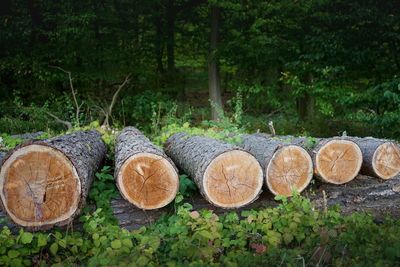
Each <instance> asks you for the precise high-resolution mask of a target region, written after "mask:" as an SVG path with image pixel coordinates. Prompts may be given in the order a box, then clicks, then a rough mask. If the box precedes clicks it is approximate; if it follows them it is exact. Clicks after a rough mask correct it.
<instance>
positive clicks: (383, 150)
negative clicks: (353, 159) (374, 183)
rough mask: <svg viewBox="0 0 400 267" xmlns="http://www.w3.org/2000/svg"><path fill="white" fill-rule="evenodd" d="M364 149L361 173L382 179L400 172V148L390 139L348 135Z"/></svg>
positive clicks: (389, 177) (349, 138)
mask: <svg viewBox="0 0 400 267" xmlns="http://www.w3.org/2000/svg"><path fill="white" fill-rule="evenodd" d="M347 139H348V140H351V141H353V142H355V143H356V144H357V145H358V146H359V147H360V148H361V151H362V154H363V164H362V167H361V173H362V174H365V175H369V176H374V177H379V178H382V179H385V180H387V179H391V178H393V177H395V176H396V175H398V174H399V173H400V148H399V145H398V144H397V143H396V142H394V141H390V140H385V139H377V138H373V137H365V138H360V137H347Z"/></svg>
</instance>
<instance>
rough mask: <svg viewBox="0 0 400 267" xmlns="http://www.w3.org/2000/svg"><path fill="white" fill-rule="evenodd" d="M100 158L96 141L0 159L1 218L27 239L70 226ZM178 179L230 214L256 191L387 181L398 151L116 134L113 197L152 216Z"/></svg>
mask: <svg viewBox="0 0 400 267" xmlns="http://www.w3.org/2000/svg"><path fill="white" fill-rule="evenodd" d="M105 155H106V146H105V144H104V143H103V141H102V139H101V135H100V134H99V133H98V132H96V131H79V132H76V133H73V134H67V135H64V136H61V137H55V138H52V139H48V140H29V141H26V142H25V143H23V144H22V145H19V146H17V147H16V148H15V149H13V150H12V151H9V152H8V153H7V154H4V153H0V162H1V164H2V165H1V171H0V198H1V204H2V207H3V211H5V212H6V213H7V214H8V216H9V217H10V218H11V219H12V221H13V222H14V223H16V224H17V225H19V226H22V227H25V228H28V229H30V230H43V229H49V228H51V227H53V226H55V225H57V226H63V225H66V224H68V223H70V222H71V221H72V220H73V218H74V217H76V216H77V215H78V214H79V213H80V211H81V209H82V208H83V207H84V205H85V202H86V197H87V195H88V192H89V188H90V185H91V183H92V181H93V177H94V174H95V172H96V171H97V170H98V168H99V167H100V166H101V164H102V161H103V159H104V157H105ZM175 164H176V165H175ZM178 169H179V170H180V171H182V173H185V174H187V175H189V176H190V177H191V178H192V179H193V181H194V182H195V183H196V185H197V187H198V188H199V191H200V193H201V195H202V196H203V197H204V198H205V199H206V200H207V201H208V202H209V203H211V204H212V205H213V206H215V207H217V208H222V209H229V208H240V207H244V206H246V205H249V204H250V203H252V202H254V201H255V200H256V199H257V198H258V197H259V195H260V194H261V191H262V187H263V185H264V184H265V185H266V187H267V188H268V190H269V191H270V192H272V194H274V195H284V196H291V195H292V193H293V192H294V191H297V192H302V191H303V190H304V189H305V188H306V187H307V186H308V185H309V184H310V182H311V180H312V178H313V176H315V177H317V178H319V180H321V181H323V182H325V183H329V184H334V185H340V184H345V183H348V182H350V181H351V180H353V179H354V178H355V177H356V176H357V175H358V173H359V172H360V173H361V174H365V175H368V176H374V177H378V178H381V179H384V180H388V179H390V178H393V177H394V176H396V175H398V174H399V172H400V148H399V146H398V145H397V144H396V143H395V142H393V141H388V140H382V139H376V138H370V137H368V138H356V137H347V136H346V137H334V138H327V139H312V140H311V139H309V138H298V137H297V138H296V137H292V136H274V137H271V136H268V135H265V134H252V135H242V136H241V142H240V143H239V144H238V145H236V146H235V145H232V144H228V143H225V142H222V141H218V140H214V139H211V138H207V137H200V136H189V135H187V134H184V133H178V134H174V135H172V136H171V137H170V138H169V139H168V140H167V142H166V143H165V147H164V150H162V149H160V148H158V147H157V146H155V145H154V144H152V143H151V141H150V140H149V139H148V138H147V137H145V136H144V135H143V134H142V133H141V132H140V131H139V130H137V129H136V128H133V127H127V128H125V129H124V130H123V131H122V132H121V133H120V134H119V136H118V138H117V140H116V145H115V174H114V176H115V180H116V184H117V187H118V189H119V191H120V193H121V195H122V197H123V198H124V199H125V200H126V201H128V202H129V203H131V204H133V205H134V206H135V207H137V208H139V209H142V210H153V209H159V208H162V207H165V206H166V205H168V204H169V203H171V202H172V201H173V200H174V198H175V196H176V194H177V192H178V190H179V176H178Z"/></svg>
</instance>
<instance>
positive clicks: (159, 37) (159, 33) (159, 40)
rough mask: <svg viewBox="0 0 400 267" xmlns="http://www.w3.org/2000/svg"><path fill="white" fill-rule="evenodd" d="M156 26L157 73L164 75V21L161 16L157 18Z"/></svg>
mask: <svg viewBox="0 0 400 267" xmlns="http://www.w3.org/2000/svg"><path fill="white" fill-rule="evenodd" d="M154 23H155V26H156V36H155V44H154V48H155V55H156V62H157V71H158V73H164V64H163V61H162V58H163V53H164V45H163V44H164V43H163V30H162V28H163V27H162V19H161V16H159V15H157V17H156V18H155V22H154Z"/></svg>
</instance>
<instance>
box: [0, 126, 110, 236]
mask: <svg viewBox="0 0 400 267" xmlns="http://www.w3.org/2000/svg"><path fill="white" fill-rule="evenodd" d="M105 154H106V146H105V144H104V143H103V141H102V139H101V135H100V134H99V133H98V132H97V131H79V132H75V133H73V134H67V135H63V136H59V137H55V138H51V139H47V140H30V141H28V142H25V143H23V144H21V145H19V146H17V147H16V148H15V149H13V150H11V151H9V152H8V153H7V155H6V156H5V157H4V159H3V165H2V167H1V171H0V197H1V203H2V205H3V210H4V211H6V213H7V214H8V216H9V217H10V218H11V220H12V221H14V222H15V223H16V224H17V225H20V226H22V227H26V228H28V229H30V230H33V231H35V230H45V229H49V228H51V227H53V226H62V225H66V224H68V223H69V222H71V221H72V220H73V218H74V217H75V216H77V215H78V214H79V213H80V211H81V209H82V208H83V207H84V205H85V202H86V197H87V195H88V192H89V188H90V185H91V183H92V181H93V177H94V174H95V172H96V171H97V169H98V167H99V166H100V164H101V162H102V160H103V159H104V156H105Z"/></svg>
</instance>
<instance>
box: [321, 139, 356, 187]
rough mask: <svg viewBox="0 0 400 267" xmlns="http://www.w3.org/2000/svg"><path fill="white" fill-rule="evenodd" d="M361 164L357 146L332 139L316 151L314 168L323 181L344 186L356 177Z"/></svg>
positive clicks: (346, 141) (345, 141) (349, 142)
mask: <svg viewBox="0 0 400 267" xmlns="http://www.w3.org/2000/svg"><path fill="white" fill-rule="evenodd" d="M361 164H362V153H361V149H360V148H359V147H358V145H357V144H355V143H354V142H351V141H348V140H340V139H333V140H330V141H329V142H327V143H326V144H324V145H323V146H322V147H321V148H319V150H318V151H317V154H316V160H315V166H314V168H315V172H316V174H317V175H318V177H320V178H321V179H322V180H323V181H325V182H328V183H332V184H344V183H347V182H349V181H351V180H353V179H354V178H355V177H356V176H357V174H358V172H359V171H360V169H361Z"/></svg>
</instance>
